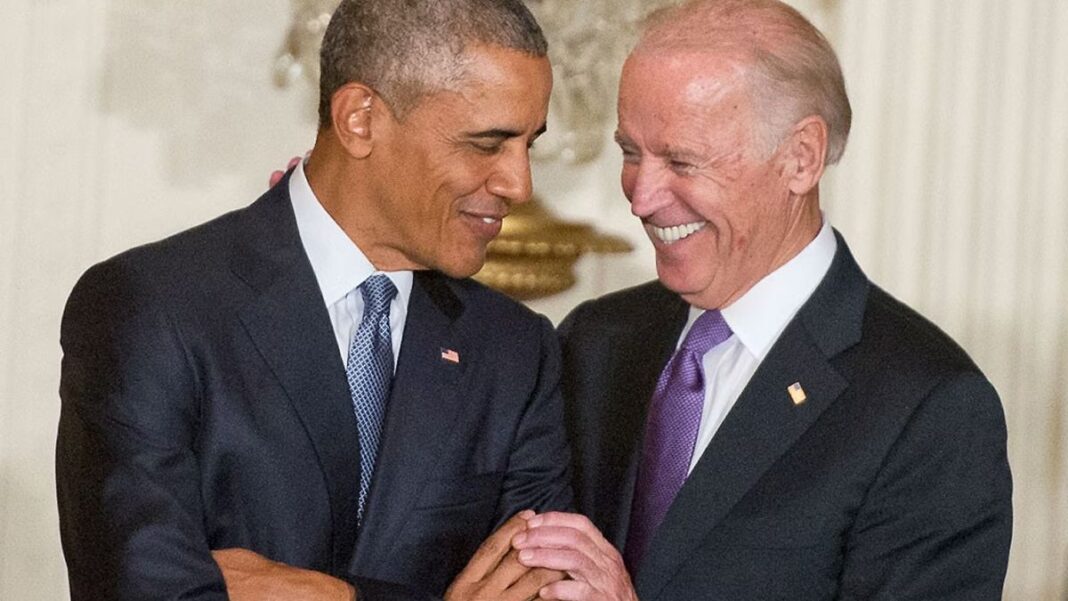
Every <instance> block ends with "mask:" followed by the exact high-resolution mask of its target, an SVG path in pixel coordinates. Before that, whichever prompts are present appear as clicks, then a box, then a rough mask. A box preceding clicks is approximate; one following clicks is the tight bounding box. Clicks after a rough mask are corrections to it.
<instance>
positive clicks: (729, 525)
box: [514, 0, 1012, 601]
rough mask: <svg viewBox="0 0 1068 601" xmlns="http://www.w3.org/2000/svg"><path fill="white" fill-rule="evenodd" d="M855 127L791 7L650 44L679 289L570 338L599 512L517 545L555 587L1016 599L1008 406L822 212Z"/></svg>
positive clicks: (635, 108) (628, 127)
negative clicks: (1010, 590)
mask: <svg viewBox="0 0 1068 601" xmlns="http://www.w3.org/2000/svg"><path fill="white" fill-rule="evenodd" d="M850 117H851V113H850V107H849V101H848V98H847V96H846V93H845V86H844V83H843V80H842V75H841V70H840V67H839V65H838V61H837V58H836V57H835V55H834V52H833V50H832V49H831V48H830V46H829V44H828V43H827V42H826V40H825V39H824V38H823V36H822V35H821V34H820V33H819V32H818V31H817V30H816V29H815V28H814V27H813V26H812V25H811V24H809V23H808V22H807V21H806V20H805V19H804V18H803V17H802V16H801V15H800V14H798V13H797V12H796V11H794V10H793V9H791V8H789V7H788V6H786V5H784V4H782V3H780V2H777V1H775V0H744V1H743V0H701V1H697V2H689V3H686V4H685V5H684V6H682V7H681V8H676V9H670V10H668V11H666V12H664V13H661V14H659V15H657V16H656V17H654V19H653V20H652V22H651V24H650V25H649V26H648V28H647V29H646V31H645V32H644V35H643V37H642V39H641V41H640V43H639V44H638V46H637V48H636V49H635V50H634V51H633V53H632V54H631V55H630V57H629V58H628V60H627V63H626V65H625V66H624V69H623V76H622V81H621V84H620V98H619V129H618V132H617V140H618V142H619V145H620V146H621V147H622V149H623V161H624V165H623V176H622V181H623V189H624V193H625V194H626V196H627V198H628V199H629V200H630V203H631V210H632V212H633V213H634V214H635V215H636V216H637V217H639V218H640V219H641V220H642V222H643V224H644V226H645V229H646V231H647V233H648V235H649V237H650V239H651V241H652V243H653V245H654V247H655V250H656V262H657V272H658V276H659V281H658V282H653V283H650V284H646V285H643V286H639V287H637V288H632V289H629V290H624V291H621V292H618V293H615V294H610V295H608V296H606V297H604V298H601V299H598V300H594V301H591V302H588V303H584V304H583V305H581V306H579V307H578V308H577V309H575V311H574V312H572V313H571V315H570V316H569V317H568V318H567V319H566V320H565V321H564V323H563V324H562V325H561V327H560V333H561V337H562V341H563V352H564V376H563V384H562V386H563V389H564V395H565V399H566V402H567V420H568V425H569V428H570V434H571V442H572V452H573V457H574V469H575V488H576V491H575V493H576V497H577V504H578V507H579V508H580V510H581V511H582V512H583V513H584V514H585V515H586V516H588V519H587V518H585V517H581V516H577V515H570V514H559V513H550V514H547V515H540V516H538V517H535V518H533V519H531V520H530V521H529V522H528V526H529V528H528V530H526V531H525V532H524V533H521V534H519V535H518V536H517V537H516V540H515V541H514V544H515V546H516V547H517V548H519V549H521V553H520V561H522V562H524V563H525V564H526V565H530V566H543V567H551V568H554V569H560V570H565V571H567V572H568V573H569V574H570V575H571V577H572V579H571V580H568V581H562V582H558V583H555V584H552V585H549V586H548V587H546V589H545V590H544V591H543V596H544V597H546V598H551V599H568V600H578V599H635V598H640V599H642V601H675V600H679V601H681V600H686V601H690V600H694V599H718V600H732V601H737V600H742V599H751V600H754V601H766V600H771V599H789V600H791V601H799V600H813V601H815V600H832V599H842V600H844V599H880V600H890V599H939V600H946V599H959V600H961V601H964V600H968V601H975V600H988V599H989V600H993V599H1000V598H1001V589H1002V583H1003V580H1004V576H1005V570H1006V565H1007V558H1008V551H1009V542H1010V538H1011V525H1012V507H1011V498H1010V497H1011V477H1010V473H1009V466H1008V462H1007V460H1006V451H1005V437H1006V433H1005V423H1004V416H1003V412H1002V409H1001V405H1000V402H999V400H998V397H997V394H996V393H995V391H994V390H993V388H992V387H991V385H990V383H989V382H988V381H987V380H986V378H984V377H983V375H982V374H981V373H980V372H979V370H978V368H977V367H976V366H975V365H974V364H973V363H972V361H971V360H970V359H969V358H968V356H967V355H966V354H965V353H964V351H962V350H961V349H960V348H959V347H958V346H957V345H956V344H955V343H954V342H953V341H952V340H950V339H949V338H948V337H947V336H946V335H945V334H944V333H942V332H941V331H940V330H939V329H938V328H937V327H936V326H934V325H933V324H931V323H929V322H928V321H926V320H925V319H924V318H922V317H921V316H920V315H918V314H917V313H915V312H914V311H912V310H910V309H909V308H908V307H906V306H904V305H903V304H901V303H900V302H898V301H896V300H894V299H893V298H892V297H890V296H889V295H888V294H887V293H885V292H884V291H882V290H881V289H879V288H878V287H876V286H874V285H873V284H871V283H870V282H869V281H868V279H867V278H866V277H865V275H864V273H863V272H862V271H861V270H860V268H859V267H858V266H857V264H856V262H855V261H854V260H853V258H852V256H851V255H850V252H849V249H848V247H847V246H846V243H845V240H844V239H843V238H842V237H841V236H840V235H838V234H837V233H836V232H834V231H833V229H832V228H831V227H830V224H829V223H828V221H827V219H826V218H825V216H824V215H823V214H822V213H821V211H820V207H819V180H820V178H821V176H822V175H823V172H824V167H825V165H827V164H832V163H835V162H836V161H837V160H838V159H839V157H840V156H841V154H842V152H843V149H844V147H845V142H846V138H847V135H848V131H849V124H850ZM602 533H603V536H602ZM617 549H618V550H617Z"/></svg>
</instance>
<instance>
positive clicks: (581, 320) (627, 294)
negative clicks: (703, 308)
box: [560, 280, 682, 335]
mask: <svg viewBox="0 0 1068 601" xmlns="http://www.w3.org/2000/svg"><path fill="white" fill-rule="evenodd" d="M680 303H682V301H681V300H680V299H679V297H678V295H677V294H675V293H673V292H671V291H670V290H668V289H667V288H665V287H664V286H663V285H662V284H661V283H660V282H659V281H657V280H653V281H651V282H646V283H644V284H640V285H638V286H633V287H630V288H624V289H622V290H618V291H616V292H611V293H608V294H605V295H604V296H601V297H599V298H595V299H591V300H588V301H585V302H583V303H582V304H580V305H578V306H577V307H575V308H574V309H573V310H572V311H571V312H570V313H568V315H567V317H565V318H564V320H563V321H562V322H561V324H560V331H561V333H562V334H564V335H566V334H569V333H573V332H580V331H585V330H590V329H593V330H603V329H604V328H620V327H623V328H628V327H631V326H633V325H634V324H638V323H645V322H647V321H648V320H649V316H650V315H651V314H656V313H659V312H669V311H672V310H675V309H677V308H678V306H679V305H680Z"/></svg>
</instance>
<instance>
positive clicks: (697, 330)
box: [682, 310, 731, 355]
mask: <svg viewBox="0 0 1068 601" xmlns="http://www.w3.org/2000/svg"><path fill="white" fill-rule="evenodd" d="M730 337H731V327H730V326H729V325H727V321H726V320H725V319H723V314H722V313H720V312H719V311H718V310H712V311H705V312H704V313H702V314H701V316H700V317H698V318H697V320H696V321H694V322H693V327H691V328H690V331H689V332H688V333H687V334H686V338H685V340H683V341H682V347H683V348H685V349H686V350H688V351H691V352H694V353H697V354H698V355H704V354H705V353H707V352H708V350H709V349H711V348H712V347H714V346H716V345H717V344H720V343H721V342H723V341H724V340H726V339H728V338H730Z"/></svg>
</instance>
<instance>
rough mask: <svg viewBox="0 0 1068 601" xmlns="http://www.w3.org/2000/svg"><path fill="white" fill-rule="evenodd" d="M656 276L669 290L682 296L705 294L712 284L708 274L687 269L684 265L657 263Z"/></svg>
mask: <svg viewBox="0 0 1068 601" xmlns="http://www.w3.org/2000/svg"><path fill="white" fill-rule="evenodd" d="M656 276H657V278H658V279H659V280H660V283H661V284H663V285H664V287H665V288H667V289H668V290H670V291H672V292H674V293H676V294H679V295H682V296H687V295H694V294H700V293H702V292H704V291H705V290H706V289H707V288H708V287H709V283H710V282H711V277H710V276H709V274H707V273H702V272H700V271H695V270H693V269H686V268H685V266H684V265H680V264H678V263H674V264H672V263H669V262H666V261H657V263H656Z"/></svg>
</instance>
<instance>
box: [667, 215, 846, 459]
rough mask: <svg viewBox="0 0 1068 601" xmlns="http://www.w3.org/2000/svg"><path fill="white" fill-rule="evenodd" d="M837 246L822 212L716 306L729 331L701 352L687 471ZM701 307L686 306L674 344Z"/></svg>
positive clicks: (815, 283) (812, 288)
mask: <svg viewBox="0 0 1068 601" xmlns="http://www.w3.org/2000/svg"><path fill="white" fill-rule="evenodd" d="M837 248H838V241H837V240H836V239H835V237H834V232H833V231H832V230H831V226H830V224H829V223H828V222H827V219H826V217H824V219H823V227H821V228H820V231H819V233H818V234H817V235H816V237H815V238H814V239H813V240H812V242H810V243H809V244H808V246H806V247H805V248H804V249H802V250H801V252H800V253H798V254H797V256H795V257H794V258H793V259H790V260H789V261H788V262H787V263H786V264H785V265H783V266H782V267H780V268H778V269H776V270H775V271H773V272H771V273H770V274H768V275H767V276H765V277H764V279H762V280H760V281H759V282H757V283H756V285H755V286H753V287H752V288H751V289H750V290H749V291H748V292H746V293H745V294H744V295H743V296H742V297H741V298H739V299H738V300H736V301H734V303H732V304H731V305H730V306H728V307H725V308H723V309H721V310H720V312H721V313H722V314H723V318H724V320H726V322H727V325H729V326H730V328H731V332H733V334H732V335H731V337H730V338H728V339H727V340H726V341H724V342H722V343H720V344H719V345H717V346H715V347H713V348H712V349H711V350H709V351H708V352H707V353H705V354H704V357H702V361H701V367H702V370H703V372H704V378H705V404H704V408H703V409H702V411H701V425H700V427H699V429H698V430H697V443H696V445H695V446H694V452H693V458H691V459H690V470H691V471H692V470H693V468H694V466H695V465H697V461H698V460H699V459H700V458H701V455H702V454H703V453H704V452H705V449H706V448H708V444H709V443H710V442H712V437H713V436H715V434H716V430H718V429H719V426H720V424H722V423H723V420H724V419H725V418H726V417H727V414H728V413H729V412H730V410H731V408H732V407H734V403H735V402H737V401H738V397H739V396H740V395H741V394H742V390H744V389H745V387H746V386H747V385H748V384H749V379H750V378H752V377H753V373H754V372H755V371H756V369H757V367H758V366H759V365H760V363H761V362H762V361H763V360H764V357H766V356H767V354H768V351H769V350H771V347H772V345H774V344H775V341H776V340H778V339H779V335H780V334H782V331H783V329H785V328H786V324H788V323H790V320H791V319H793V318H794V315H796V314H797V311H798V310H799V309H800V308H801V305H803V304H805V301H807V300H808V298H809V297H810V296H812V293H813V292H814V291H815V290H816V286H818V285H819V283H820V281H821V280H823V276H825V275H826V274H827V270H829V269H830V267H831V261H832V260H833V259H834V253H835V250H836V249H837ZM702 313H704V309H698V308H696V307H690V315H689V318H688V319H687V321H686V327H684V328H683V329H682V335H681V336H679V341H678V343H677V344H676V349H677V348H678V345H680V344H682V340H683V339H684V338H686V334H687V333H688V332H689V331H690V328H691V327H693V323H694V321H696V320H697V318H698V317H699V316H700V315H701V314H702ZM785 392H786V391H785V390H784V391H783V393H784V394H785Z"/></svg>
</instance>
